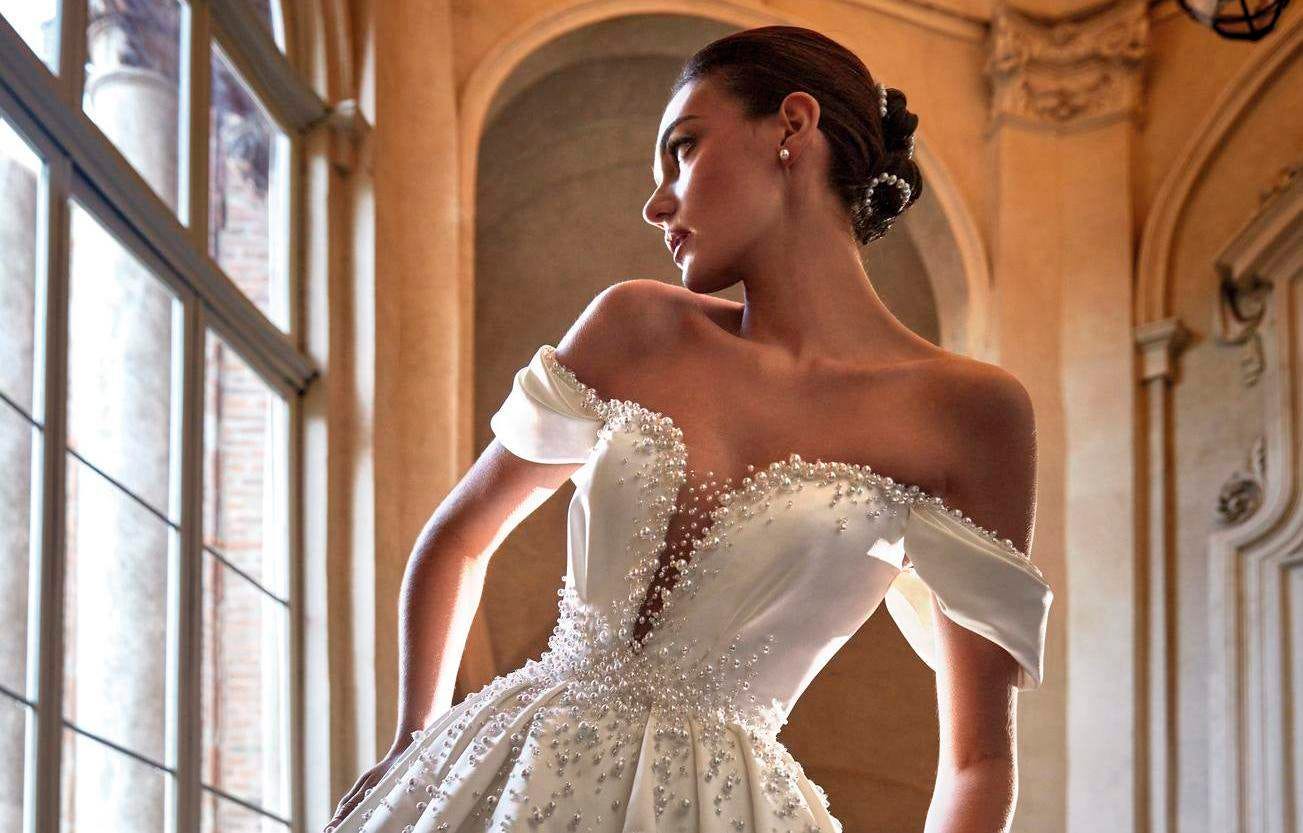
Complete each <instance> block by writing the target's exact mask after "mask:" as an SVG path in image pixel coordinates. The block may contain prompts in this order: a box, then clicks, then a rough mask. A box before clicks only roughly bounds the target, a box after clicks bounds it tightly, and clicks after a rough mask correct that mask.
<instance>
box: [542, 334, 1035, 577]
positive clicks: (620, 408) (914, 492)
mask: <svg viewBox="0 0 1303 833" xmlns="http://www.w3.org/2000/svg"><path fill="white" fill-rule="evenodd" d="M543 361H544V364H545V365H546V366H547V367H548V369H549V370H550V371H552V372H554V373H555V374H556V376H557V377H558V378H560V379H561V380H562V381H564V382H565V383H566V384H567V385H569V386H570V387H571V389H572V390H574V391H576V392H577V393H578V394H579V395H581V396H582V397H583V402H584V405H585V407H586V408H588V409H589V410H590V411H591V412H592V413H593V414H594V415H596V416H598V417H600V418H602V419H604V420H607V421H608V422H609V421H610V420H611V419H612V418H613V417H618V416H620V415H621V414H622V413H623V412H627V411H632V412H634V413H636V414H640V415H642V416H643V417H645V418H644V419H642V420H639V422H640V423H646V422H649V421H650V422H651V423H652V424H653V426H654V429H655V430H657V431H658V432H660V433H663V434H665V435H666V438H665V441H664V443H663V444H664V445H668V446H669V448H670V449H671V450H672V451H673V460H672V463H673V466H672V469H673V472H676V473H677V474H678V475H679V479H680V481H682V480H686V472H685V471H684V468H685V467H686V465H687V446H686V444H685V442H684V440H683V431H682V429H680V428H679V427H678V425H676V424H675V422H674V420H673V418H671V417H670V416H668V415H665V414H662V413H660V412H659V411H652V410H650V409H648V408H646V407H645V406H643V405H641V404H639V403H637V402H634V401H632V400H620V399H606V398H604V397H603V396H601V394H599V393H598V392H597V390H596V389H595V388H593V387H591V386H590V385H588V384H586V383H584V382H583V381H582V380H580V379H579V377H578V376H577V375H576V374H575V372H574V371H573V370H571V369H570V368H568V367H566V366H565V365H564V364H563V363H562V362H561V360H560V359H558V358H557V357H556V348H555V347H553V346H552V345H544V346H543ZM639 427H643V426H641V425H640V426H639ZM755 468H756V467H755V466H754V465H748V466H747V471H748V472H751V471H754V470H755ZM766 471H767V472H768V477H769V480H770V482H771V483H774V482H776V483H779V484H782V485H787V484H788V483H790V482H791V481H792V480H794V479H801V480H806V481H810V480H816V481H818V480H823V481H825V482H826V481H827V480H828V479H829V478H831V479H845V480H847V481H849V482H851V483H852V484H854V485H853V487H854V488H860V489H864V488H868V489H870V490H871V489H872V488H873V487H877V489H878V490H880V492H879V493H880V494H882V495H883V496H884V497H885V498H886V499H887V500H889V501H890V502H891V503H893V504H895V505H898V506H911V507H912V506H914V505H927V506H931V507H932V508H934V509H936V510H939V511H941V512H943V513H945V514H947V515H949V516H950V517H952V518H954V519H955V520H956V521H958V522H960V523H962V524H963V525H964V526H965V527H967V528H968V529H969V530H971V531H973V532H975V533H977V534H978V535H980V536H981V537H982V538H984V539H985V540H986V541H988V542H990V543H991V544H994V545H995V546H996V547H997V548H998V549H999V550H1000V552H1001V553H1002V554H1003V555H1005V556H1006V557H1008V558H1009V559H1010V560H1011V561H1012V562H1013V563H1015V564H1016V565H1017V566H1021V567H1023V568H1025V569H1028V570H1030V571H1031V572H1033V573H1034V574H1035V575H1036V576H1037V577H1038V578H1041V579H1043V578H1044V576H1043V574H1042V572H1041V570H1040V567H1038V566H1037V565H1036V563H1035V562H1033V561H1032V560H1031V557H1030V556H1029V555H1028V554H1027V553H1024V552H1023V551H1022V550H1019V549H1018V548H1017V547H1016V546H1015V545H1014V543H1013V541H1012V540H1011V539H1009V538H1001V537H1000V536H999V535H998V534H997V533H996V532H995V531H994V530H990V529H987V528H986V527H984V526H982V525H981V524H979V523H977V522H976V521H974V520H973V519H972V518H971V517H969V516H968V515H965V514H964V513H963V512H962V511H961V510H959V509H956V508H951V507H950V506H948V505H946V503H945V501H944V500H943V499H942V498H941V497H940V496H937V495H933V494H930V493H929V492H927V491H925V490H924V489H922V488H921V487H919V486H916V485H913V484H908V483H900V482H897V481H895V480H894V479H893V478H892V477H890V476H889V475H883V474H880V473H878V472H876V471H874V470H873V468H872V467H871V466H869V465H868V464H865V463H849V462H841V461H835V460H834V461H824V460H817V461H815V462H809V461H806V460H803V459H802V458H801V456H800V455H799V454H789V455H788V457H787V459H786V460H781V461H774V462H771V463H769V464H768V466H767V468H766V470H762V471H761V473H760V474H759V475H757V476H756V477H755V479H754V480H752V479H751V478H743V480H742V487H740V488H733V489H725V490H722V491H721V492H720V502H721V506H720V507H717V508H716V510H714V511H713V512H712V513H711V514H710V515H709V516H708V520H711V521H714V520H716V519H717V516H718V515H720V514H723V515H727V512H723V513H721V512H720V511H719V510H720V509H721V508H723V507H724V506H726V505H727V503H728V502H730V501H732V500H734V499H736V498H737V497H738V496H739V495H740V494H742V493H745V492H751V493H752V494H754V492H755V491H756V490H757V489H759V487H758V486H757V482H758V481H761V478H763V477H765V473H766ZM675 511H678V508H677V507H674V506H672V507H671V514H673V513H674V512H675ZM711 526H713V524H712V525H711ZM708 528H709V527H708ZM695 552H696V551H694V554H695Z"/></svg>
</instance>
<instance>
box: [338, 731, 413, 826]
mask: <svg viewBox="0 0 1303 833" xmlns="http://www.w3.org/2000/svg"><path fill="white" fill-rule="evenodd" d="M411 743H412V741H411V738H408V741H407V743H405V744H403V745H401V746H399V745H395V746H393V747H391V748H390V750H389V752H388V753H386V754H385V756H384V757H383V758H381V759H380V762H379V763H377V764H376V765H375V766H373V767H371V768H370V769H368V770H367V771H366V772H364V773H362V775H361V777H359V778H358V779H357V782H356V783H354V784H353V787H352V788H351V789H350V790H349V791H348V792H347V793H345V794H344V797H343V798H341V799H340V800H339V806H338V807H336V808H335V815H334V817H333V818H331V820H330V822H329V823H328V824H327V825H326V828H325V831H324V833H330V832H331V831H333V830H334V829H335V828H336V827H338V826H339V823H340V822H341V821H343V820H344V819H345V818H346V817H347V816H348V814H349V813H351V812H353V808H354V807H356V806H357V805H358V804H359V803H360V802H361V801H362V799H363V798H365V797H366V792H367V790H369V789H371V788H372V787H374V786H375V785H376V784H377V783H379V781H380V779H381V778H383V777H384V775H385V773H386V772H388V771H389V770H390V768H391V767H393V765H394V763H395V762H396V761H397V760H398V759H399V758H400V757H402V754H403V753H404V752H406V751H407V747H408V746H410V745H411Z"/></svg>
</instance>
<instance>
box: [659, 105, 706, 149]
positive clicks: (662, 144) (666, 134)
mask: <svg viewBox="0 0 1303 833" xmlns="http://www.w3.org/2000/svg"><path fill="white" fill-rule="evenodd" d="M699 118H701V116H693V115H687V116H679V117H678V118H677V119H675V120H674V121H672V122H670V123H669V125H668V126H666V128H665V132H663V133H661V141H660V145H659V147H660V152H661V155H662V156H664V155H665V143H666V142H667V141H668V140H669V138H670V133H671V131H673V130H674V128H676V127H678V126H679V124H680V123H682V122H685V121H688V120H689V119H699Z"/></svg>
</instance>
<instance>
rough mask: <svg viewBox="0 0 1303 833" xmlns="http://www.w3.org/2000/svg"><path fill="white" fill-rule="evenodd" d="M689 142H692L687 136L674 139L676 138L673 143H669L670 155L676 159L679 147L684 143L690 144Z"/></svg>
mask: <svg viewBox="0 0 1303 833" xmlns="http://www.w3.org/2000/svg"><path fill="white" fill-rule="evenodd" d="M691 143H692V140H691V139H687V138H684V139H676V140H674V143H673V144H671V145H670V155H671V156H673V157H674V158H675V159H678V158H679V148H681V147H683V146H684V145H687V144H691Z"/></svg>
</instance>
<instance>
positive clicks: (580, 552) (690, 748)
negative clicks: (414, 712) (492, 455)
mask: <svg viewBox="0 0 1303 833" xmlns="http://www.w3.org/2000/svg"><path fill="white" fill-rule="evenodd" d="M490 424H491V426H492V428H493V431H494V433H495V435H496V436H497V438H498V440H499V441H500V442H501V443H502V444H503V445H504V446H506V448H507V449H509V450H510V451H511V452H512V453H513V454H516V455H518V456H520V457H522V458H525V459H528V460H533V461H536V462H543V463H572V464H579V465H578V467H577V468H576V469H575V471H574V472H573V473H572V475H571V479H572V480H573V481H574V484H575V491H574V495H573V497H572V498H571V501H570V506H569V519H568V533H569V534H568V539H567V541H568V544H567V550H568V560H567V566H566V574H565V579H564V584H563V586H562V587H561V588H560V589H559V590H558V595H559V596H560V601H559V612H560V615H559V617H558V620H557V624H556V627H555V629H554V630H553V632H552V635H551V637H550V639H549V642H548V648H547V650H546V651H544V652H543V654H542V656H541V657H539V658H538V659H537V660H534V659H530V660H527V661H526V663H525V664H524V665H523V666H521V667H520V668H517V669H515V670H513V671H511V672H509V673H506V674H503V675H502V676H499V677H497V678H495V679H494V680H493V681H492V682H490V683H489V684H487V685H486V686H485V687H484V688H482V689H480V690H479V691H477V692H474V693H472V694H470V695H468V696H467V697H466V698H465V699H463V700H462V701H461V702H460V703H458V704H457V705H455V706H453V707H452V708H449V709H447V710H446V711H444V713H443V714H441V715H438V716H437V717H435V718H434V719H433V720H432V721H431V722H430V723H429V724H428V725H427V726H426V727H425V728H423V729H422V730H421V731H419V732H416V733H414V734H413V743H412V744H411V745H410V746H409V747H408V749H407V750H406V751H405V752H404V753H403V754H402V755H401V756H400V757H399V758H398V759H397V760H395V761H394V762H393V763H392V764H391V766H390V768H389V769H388V770H387V771H386V772H385V774H384V775H383V777H382V778H381V779H380V780H379V781H378V782H377V783H376V785H375V787H374V788H373V790H372V791H371V792H370V793H369V794H367V795H366V796H365V797H364V798H363V799H362V800H361V801H360V802H359V803H358V804H357V806H356V807H355V808H354V809H353V811H352V812H351V813H350V814H349V816H348V817H347V818H345V819H344V820H343V821H342V822H341V823H340V827H339V829H338V831H336V833H412V831H414V830H421V831H432V832H433V833H490V831H491V832H492V833H545V831H558V833H561V831H564V833H657V832H658V831H680V832H681V833H737V831H744V833H745V831H756V833H761V831H788V833H798V831H799V833H843V830H844V828H843V825H842V824H841V822H840V820H838V819H837V818H836V816H835V815H834V814H833V813H832V810H831V806H830V804H829V801H828V796H827V794H826V793H825V792H824V791H823V789H822V788H821V787H820V786H819V785H818V784H816V783H815V782H814V781H812V780H811V779H810V778H809V777H807V776H806V774H805V772H804V769H803V767H802V766H801V764H800V762H799V761H797V760H796V759H795V758H794V757H793V756H792V755H791V754H790V752H789V751H788V750H787V748H786V747H785V746H784V745H783V744H782V742H781V741H779V740H778V737H777V735H778V730H779V729H780V728H781V726H782V724H783V723H784V722H785V721H786V719H787V715H788V713H789V712H790V711H791V709H792V706H793V705H794V704H795V703H796V700H797V698H799V697H800V696H801V693H802V692H803V691H804V690H805V688H806V686H807V685H808V684H809V683H810V681H811V680H812V679H813V678H814V677H815V675H817V674H818V673H819V671H820V670H821V669H822V668H823V667H824V666H825V665H826V664H827V663H828V661H829V660H830V659H831V658H832V656H833V655H834V654H835V653H836V652H837V650H838V649H839V648H840V647H841V646H842V645H843V644H845V643H846V641H847V640H849V639H850V638H851V636H852V635H854V633H855V631H856V630H857V629H858V628H859V627H860V626H861V625H862V624H863V623H864V622H865V621H866V620H867V619H868V618H869V616H870V615H871V614H872V613H873V611H874V610H876V609H877V607H878V605H879V604H880V603H882V602H883V601H884V599H885V601H886V603H887V609H888V610H889V611H890V612H891V615H892V616H893V617H894V618H895V620H896V622H897V624H898V625H899V626H900V629H901V631H902V632H903V633H904V635H905V637H906V639H907V640H908V641H909V643H910V645H912V646H913V648H914V650H915V651H916V652H917V653H918V655H919V656H920V657H922V658H923V659H924V660H925V661H926V662H927V663H928V664H929V665H930V666H932V667H933V668H935V659H934V656H935V654H934V650H935V649H934V645H933V627H934V623H933V620H932V611H933V603H932V597H933V596H935V598H936V608H937V609H938V610H940V611H941V612H942V614H943V615H945V616H947V617H949V618H950V619H952V620H954V621H955V622H957V623H959V624H960V625H962V626H963V627H965V628H968V629H969V630H972V631H974V632H976V633H978V634H981V635H982V636H984V637H986V638H987V639H989V640H991V641H993V642H995V643H996V644H998V645H1000V646H1001V647H1003V648H1004V649H1005V650H1007V651H1008V652H1009V653H1010V654H1011V655H1012V656H1013V657H1014V659H1015V660H1017V662H1018V666H1019V676H1018V686H1019V688H1033V687H1035V686H1038V685H1040V681H1041V665H1042V654H1043V650H1044V644H1045V628H1046V623H1047V618H1048V614H1049V607H1050V602H1051V600H1052V594H1051V592H1050V588H1049V586H1048V585H1047V584H1046V582H1045V580H1044V578H1043V577H1042V576H1041V574H1040V571H1039V570H1038V569H1037V568H1036V567H1035V566H1034V565H1033V564H1032V563H1031V562H1030V561H1029V560H1028V558H1027V557H1026V555H1025V554H1024V553H1021V552H1019V551H1018V550H1017V549H1016V548H1015V547H1014V546H1013V544H1012V543H1010V542H1008V541H1001V540H999V539H998V538H997V537H996V535H994V534H993V533H992V532H991V531H990V530H986V529H983V528H982V527H980V526H978V525H977V524H975V523H974V522H973V521H972V520H971V519H968V518H966V517H964V516H963V515H962V514H960V513H959V512H958V511H957V510H955V509H953V508H951V507H947V506H945V505H944V503H943V502H942V501H941V500H940V499H938V498H936V497H934V496H931V495H928V494H927V493H925V492H923V491H922V490H920V489H919V488H917V487H915V486H911V485H907V484H903V483H897V482H894V481H893V480H892V479H891V478H889V477H885V476H882V475H880V474H879V473H877V472H875V471H873V470H872V469H870V468H869V467H868V466H863V465H855V464H850V463H840V462H824V461H822V460H816V461H814V462H810V461H807V460H803V459H801V458H800V457H799V456H797V455H795V454H792V455H789V456H788V457H787V458H786V459H783V460H778V461H775V462H772V463H769V464H767V465H764V466H761V467H759V468H758V469H755V470H754V471H753V472H752V474H750V475H748V476H747V477H744V478H742V481H741V482H740V483H738V484H736V485H730V486H727V487H726V488H724V489H723V490H721V491H720V492H719V493H718V494H717V495H714V497H717V498H718V500H716V501H714V505H713V506H712V507H711V508H710V509H709V511H708V512H706V513H705V516H702V517H698V518H697V520H698V521H699V523H698V526H697V527H696V528H695V532H694V535H693V537H692V538H691V540H690V541H689V542H688V543H689V546H688V547H687V549H686V550H684V551H683V553H682V556H683V557H682V558H681V559H680V558H679V555H680V553H678V552H677V551H676V550H673V549H667V547H668V546H669V545H668V544H667V542H666V533H667V531H668V530H669V527H670V521H671V518H672V517H673V516H675V515H676V514H677V513H679V512H680V511H681V510H682V509H683V508H685V507H684V506H681V505H680V504H679V502H678V501H679V496H680V493H681V491H683V490H684V488H683V487H684V486H685V483H686V480H687V474H688V469H687V468H686V467H687V447H686V446H685V444H684V440H683V432H682V431H681V430H679V427H678V426H677V425H675V423H674V421H673V420H672V419H671V418H670V417H668V416H665V415H664V414H661V413H658V412H655V411H651V410H649V409H648V408H646V407H643V406H642V405H640V404H638V403H637V402H631V401H627V400H618V399H608V398H604V397H602V396H601V395H599V394H598V392H597V391H596V390H594V389H593V388H592V387H590V386H588V385H586V384H584V383H583V382H582V381H580V380H579V379H578V378H577V377H576V375H575V374H574V373H573V372H572V371H571V370H570V369H568V368H567V367H565V366H564V365H562V364H561V363H560V362H559V361H558V360H557V358H556V356H555V355H554V351H553V348H552V347H551V346H550V345H546V344H545V345H542V346H541V347H539V349H538V350H537V351H536V352H535V354H534V356H533V358H532V359H531V360H530V361H529V363H528V364H527V365H526V366H524V367H522V368H521V369H520V370H519V371H518V372H517V373H516V375H515V378H514V381H513V384H512V387H511V391H510V392H509V393H508V395H507V397H506V399H505V400H504V401H503V403H502V405H501V407H500V408H499V409H498V410H497V411H496V412H495V413H494V414H493V416H492V418H491V421H490ZM662 558H665V559H666V560H670V559H675V560H674V566H675V569H676V571H677V572H676V575H677V581H676V582H674V583H673V586H672V588H671V592H670V593H669V595H668V597H666V598H664V600H663V604H662V605H661V606H660V609H659V610H658V611H656V612H655V613H654V615H652V616H651V617H649V621H650V623H651V625H652V626H651V630H650V632H649V633H648V634H647V639H646V640H645V641H639V640H636V639H632V638H631V637H632V636H633V631H634V625H635V623H636V620H637V617H638V616H639V615H642V614H643V602H644V600H645V598H646V597H647V591H648V587H649V586H650V582H651V579H652V576H653V574H655V573H657V571H658V570H659V569H660V567H661V560H662ZM680 562H681V563H680Z"/></svg>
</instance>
